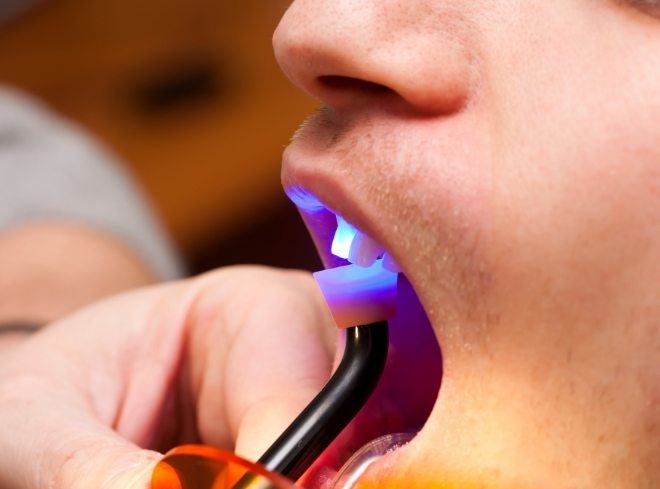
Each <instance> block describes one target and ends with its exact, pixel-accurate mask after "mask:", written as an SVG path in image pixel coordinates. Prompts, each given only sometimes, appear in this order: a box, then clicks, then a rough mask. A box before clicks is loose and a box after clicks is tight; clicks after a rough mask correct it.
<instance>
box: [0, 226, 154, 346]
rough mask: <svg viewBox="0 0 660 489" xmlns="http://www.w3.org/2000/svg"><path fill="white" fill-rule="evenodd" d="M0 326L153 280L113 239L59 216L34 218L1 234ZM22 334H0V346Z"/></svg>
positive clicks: (53, 314)
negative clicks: (48, 218) (61, 218)
mask: <svg viewBox="0 0 660 489" xmlns="http://www.w3.org/2000/svg"><path fill="white" fill-rule="evenodd" d="M0 270H2V274H1V275H0V297H2V302H1V303H0V324H7V323H28V324H33V325H35V326H39V325H44V324H48V323H50V322H52V321H54V320H56V319H59V318H61V317H63V316H65V315H67V314H70V313H71V312H73V311H75V310H76V309H78V308H80V307H82V306H84V305H86V304H89V303H91V302H94V301H95V300H98V299H100V298H103V297H107V296H109V295H113V294H116V293H118V292H121V291H124V290H127V289H131V288H135V287H140V286H145V285H148V284H151V283H153V282H154V280H155V277H154V274H153V273H152V271H151V270H149V268H148V267H147V266H146V265H145V264H144V263H143V261H142V260H141V259H140V258H138V257H137V256H136V255H135V253H134V252H133V251H132V250H130V249H129V248H128V247H126V246H125V245H124V244H123V243H121V242H120V241H119V240H118V239H116V238H114V237H113V236H110V235H109V234H107V233H104V232H102V231H99V230H94V229H90V228H89V227H87V226H84V225H81V224H76V223H72V222H68V221H61V220H43V221H40V220H35V221H30V222H27V223H25V224H22V225H20V226H16V227H12V228H9V229H6V230H3V231H2V232H1V233H0ZM22 336H23V334H20V333H16V334H2V335H0V350H1V349H2V348H4V347H8V346H10V345H12V344H13V343H14V342H16V341H19V340H20V339H21V337H22Z"/></svg>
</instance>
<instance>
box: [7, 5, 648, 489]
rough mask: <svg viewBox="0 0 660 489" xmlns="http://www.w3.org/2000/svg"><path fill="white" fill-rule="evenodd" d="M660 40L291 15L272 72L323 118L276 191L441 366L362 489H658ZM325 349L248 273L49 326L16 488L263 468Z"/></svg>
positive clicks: (505, 11) (24, 353)
mask: <svg viewBox="0 0 660 489" xmlns="http://www.w3.org/2000/svg"><path fill="white" fill-rule="evenodd" d="M642 9H643V10H642ZM659 22H660V21H659V20H658V17H657V9H656V8H654V7H653V5H652V4H651V3H650V2H646V3H642V2H639V1H637V2H635V3H634V5H633V4H632V3H623V2H614V1H608V0H556V1H552V2H542V1H533V2H532V1H523V0H506V1H497V2H496V1H486V0H474V1H471V2H440V1H428V0H405V1H404V0H359V1H356V0H336V1H333V2H328V1H322V0H298V1H296V2H294V3H293V4H292V5H291V6H290V8H289V10H288V12H287V14H286V15H285V17H284V19H283V21H282V23H281V25H280V26H279V28H278V30H277V32H276V34H275V38H274V45H275V53H276V56H277V58H278V61H279V62H280V64H281V65H282V68H283V69H284V71H285V73H286V74H287V75H288V76H289V77H290V78H291V79H292V81H293V82H294V83H296V84H297V85H299V86H300V87H301V88H302V89H304V90H306V91H308V92H309V93H311V94H312V95H313V96H315V97H317V98H318V99H319V100H321V102H322V103H323V104H325V105H326V106H327V107H328V108H327V109H325V110H322V111H321V112H319V113H318V114H317V115H315V116H314V117H313V118H312V119H310V121H308V123H307V124H306V125H305V126H304V127H303V128H302V129H301V131H300V132H299V133H298V135H297V137H296V138H295V141H294V142H293V144H292V145H291V146H290V148H289V149H288V150H287V152H286V154H285V158H284V170H283V182H284V185H285V188H287V189H288V190H289V191H292V189H300V188H304V189H307V190H308V191H310V192H312V193H314V194H315V195H317V196H318V197H319V198H320V199H321V200H322V201H323V202H324V203H325V205H326V206H327V207H328V208H331V209H333V210H335V211H337V212H339V213H340V214H341V215H343V216H344V217H345V218H346V219H348V220H349V221H350V222H352V223H353V224H355V225H356V226H357V227H358V228H359V229H361V230H362V231H364V232H366V233H367V234H369V235H370V236H372V237H373V238H375V239H377V240H378V241H379V242H381V243H382V244H383V245H384V246H385V247H386V248H387V250H388V251H389V252H390V253H392V254H393V255H394V257H395V258H396V259H397V261H398V262H399V263H400V265H401V266H402V268H403V270H404V272H405V274H406V276H407V277H408V279H409V280H410V282H411V284H412V286H413V287H414V288H415V291H416V292H417V296H418V297H419V299H420V300H421V303H422V305H423V306H424V309H425V311H426V313H427V314H428V315H429V317H430V320H431V323H432V326H433V331H434V333H435V337H436V338H435V339H436V340H437V341H438V342H439V344H440V345H441V347H442V350H443V361H444V365H443V370H444V373H443V380H442V387H441V390H440V394H439V396H438V397H437V400H436V401H435V405H434V407H433V410H432V412H431V415H430V417H429V419H428V420H427V421H426V424H425V426H424V428H423V429H422V431H421V432H420V433H419V434H418V436H417V437H416V438H415V440H414V441H413V442H411V443H410V444H409V445H407V446H406V447H404V448H402V449H400V450H398V451H396V452H394V453H391V454H390V455H388V456H386V457H384V458H382V459H380V460H379V461H378V462H377V463H376V464H374V465H372V466H371V467H370V469H369V471H368V472H367V474H366V475H365V477H364V478H363V480H362V481H361V483H360V487H365V488H371V487H392V488H402V487H406V488H429V487H431V488H454V487H460V488H477V487H478V488H488V489H496V488H507V489H511V488H522V489H528V488H529V489H531V488H534V489H538V488H545V487H548V488H575V487H580V488H582V487H587V488H591V487H593V488H596V487H607V488H626V489H633V488H635V489H638V488H652V487H657V485H658V481H659V480H660V467H659V466H658V463H657V461H658V460H660V446H659V442H658V440H660V436H658V422H659V421H660V413H659V406H660V402H659V401H660V387H659V385H660V380H659V379H658V368H657V362H658V354H659V353H660V351H659V350H660V347H659V343H660V325H659V324H658V318H660V304H659V296H660V294H659V292H660V289H659V287H658V284H659V283H660V280H659V279H660V268H659V267H660V212H658V211H659V210H660V145H658V141H660V82H659V79H660V57H658V56H657V53H658V52H660V23H659ZM304 217H305V218H306V220H307V223H308V225H309V227H310V230H311V232H312V233H313V234H314V236H315V239H316V241H317V243H318V244H319V247H320V251H321V252H322V253H324V251H327V250H325V244H324V243H325V241H324V240H325V237H324V236H325V235H324V234H323V232H324V228H325V226H326V224H324V222H323V219H320V218H318V215H317V214H315V213H313V212H305V213H304ZM278 324H285V325H286V327H281V328H276V329H274V327H273V325H278ZM90 325H94V328H93V329H92V328H91V327H90ZM332 329H333V328H332V325H331V324H330V323H329V322H328V318H327V311H325V309H324V306H323V304H322V303H321V301H320V298H319V297H318V293H317V292H315V289H314V287H313V284H312V282H311V279H310V278H309V276H307V275H304V274H299V273H293V272H278V271H273V270H267V269H254V268H234V269H227V270H222V271H219V272H215V273H213V274H210V275H207V276H204V277H201V278H198V279H194V280H189V281H184V282H179V283H175V284H170V285H164V286H160V287H155V288H150V289H146V290H141V291H137V292H133V293H130V294H127V295H122V296H119V297H117V298H114V299H110V300H109V301H106V302H103V303H100V304H97V305H95V306H92V307H91V308H88V309H85V310H83V311H81V312H79V313H76V314H74V315H72V316H69V317H67V318H65V319H62V320H60V321H57V322H55V323H54V324H52V325H50V326H49V327H48V328H47V329H46V330H45V331H43V332H42V333H39V334H37V335H35V336H33V337H31V338H29V339H27V340H25V341H24V342H21V343H20V344H19V345H16V347H15V348H13V349H12V350H11V352H9V353H7V354H6V355H4V356H3V357H1V358H0V414H1V417H2V419H3V423H2V424H0V486H2V487H9V488H13V487H21V488H23V487H27V488H38V487H54V488H59V487H63V488H64V487H66V488H77V487H80V488H87V487H103V488H117V489H119V488H122V489H123V488H126V487H130V488H146V487H148V478H149V474H150V472H151V470H152V469H153V466H154V463H155V460H157V459H158V457H159V456H160V455H159V453H158V452H154V451H148V450H146V448H152V449H162V447H166V446H171V445H172V444H173V443H176V442H182V441H187V440H198V439H201V440H202V441H205V442H207V443H212V444H215V445H220V446H225V447H229V448H232V447H235V448H236V450H237V451H238V452H239V453H242V454H244V455H246V456H248V457H250V458H254V457H256V456H258V454H259V453H261V451H262V450H263V448H264V447H265V446H267V444H268V442H269V441H270V440H272V438H273V437H274V436H276V434H277V433H278V432H279V430H280V429H281V428H282V427H283V426H285V425H286V423H287V422H288V421H289V420H290V419H291V418H292V417H293V416H294V415H295V413H296V412H297V411H298V410H299V409H300V408H301V407H302V406H303V405H305V403H306V402H307V401H308V400H309V399H310V398H311V397H312V396H313V394H314V393H315V392H316V391H317V390H318V388H319V387H320V386H321V384H322V383H323V381H324V379H326V378H327V376H328V374H329V372H330V369H331V363H332V357H333V355H334V353H333V347H332V343H333V341H332V338H333V336H334V335H333V334H332ZM255 351H258V352H260V357H259V362H246V358H250V357H251V355H252V354H253V352H255ZM232 352H236V353H232ZM436 368H437V369H439V367H436ZM437 373H438V372H435V374H437ZM428 376H429V377H433V372H429V373H428ZM415 378H417V377H415ZM420 378H426V377H420ZM417 384H418V385H419V384H420V382H418V383H417ZM35 393H38V395H36V394H35ZM225 393H226V395H225ZM171 399H176V400H177V402H176V403H174V406H175V407H174V408H172V407H171V402H168V401H169V400H171ZM168 406H170V407H169V410H168ZM5 420H7V421H5ZM16 426H21V427H25V428H22V429H20V430H17V429H16V428H15V427H16Z"/></svg>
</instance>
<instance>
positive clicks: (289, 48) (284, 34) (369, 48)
mask: <svg viewBox="0 0 660 489" xmlns="http://www.w3.org/2000/svg"><path fill="white" fill-rule="evenodd" d="M452 3H455V2H427V1H423V0H332V1H328V0H297V1H295V2H294V3H293V4H292V5H291V6H290V7H289V9H288V11H287V13H286V14H285V16H284V18H283V19H282V21H281V22H280V25H279V26H278V28H277V30H276V32H275V35H274V37H273V45H274V48H275V55H276V57H277V60H278V62H279V64H280V66H281V67H282V69H283V70H284V72H285V74H286V75H287V76H288V77H289V78H290V79H291V80H292V81H293V83H295V84H296V85H298V86H299V87H301V88H302V89H303V90H305V91H306V92H308V93H309V94H311V95H312V96H313V97H315V98H317V99H319V100H320V101H321V102H323V103H324V104H326V105H329V106H331V107H333V108H334V109H336V110H339V111H341V110H351V109H355V108H356V107H359V106H361V105H364V104H374V103H380V104H398V105H402V104H403V105H404V106H405V107H406V108H407V109H409V110H413V111H415V112H421V113H450V112H453V111H456V110H458V109H460V108H461V107H462V106H464V105H465V103H466V102H467V100H468V98H469V95H470V87H471V85H473V83H472V80H471V78H472V77H473V73H474V71H475V70H474V69H473V68H474V64H475V63H474V62H473V60H474V56H471V53H470V51H471V50H470V48H469V44H470V43H469V36H468V32H469V29H468V28H466V23H465V22H464V20H463V19H462V18H461V16H460V15H459V12H457V11H455V10H452V9H451V7H450V6H447V5H446V4H452ZM438 4H445V5H438Z"/></svg>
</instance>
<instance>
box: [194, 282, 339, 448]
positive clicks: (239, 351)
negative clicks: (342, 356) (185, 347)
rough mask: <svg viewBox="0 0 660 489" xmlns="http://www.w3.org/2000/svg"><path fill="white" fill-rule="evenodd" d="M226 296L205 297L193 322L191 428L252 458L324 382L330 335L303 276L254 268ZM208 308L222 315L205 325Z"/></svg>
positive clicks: (332, 341)
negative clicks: (221, 299) (194, 414)
mask: <svg viewBox="0 0 660 489" xmlns="http://www.w3.org/2000/svg"><path fill="white" fill-rule="evenodd" d="M243 272H244V270H243ZM226 283H227V282H226V281H225V284H226ZM255 284H260V286H259V287H255ZM216 292H217V289H216ZM231 297H232V299H231V302H232V303H231V305H229V304H227V303H226V302H224V303H223V307H222V308H221V309H218V308H217V305H218V297H217V296H216V297H212V296H210V295H208V296H206V298H205V301H206V305H205V304H203V303H200V304H199V310H200V311H202V312H200V313H199V314H198V315H196V318H197V320H196V321H194V322H193V326H192V328H193V333H192V334H193V349H192V350H191V353H192V355H193V359H194V363H195V365H196V366H197V367H196V368H195V369H194V370H195V372H196V374H197V381H196V385H197V386H198V390H197V396H196V399H197V402H198V409H197V411H198V426H199V429H200V434H201V436H202V439H204V441H206V442H208V443H211V444H214V445H220V446H223V444H224V446H227V445H229V446H231V445H232V444H234V443H235V445H234V447H235V450H236V452H237V453H238V454H240V455H242V456H244V457H246V458H248V459H251V460H256V459H257V458H259V456H260V455H261V454H262V453H263V452H264V451H265V449H266V448H267V447H268V446H269V445H270V444H271V443H272V442H273V441H274V440H275V439H276V438H277V436H278V435H279V434H280V433H281V432H282V431H283V430H284V428H286V426H288V424H289V423H290V422H291V421H292V420H293V419H294V418H295V417H296V416H297V415H298V413H299V412H300V411H301V410H302V409H303V408H304V407H305V405H306V404H307V403H308V402H309V401H310V400H311V399H312V398H313V397H314V396H315V395H316V394H317V393H318V392H319V390H320V389H321V388H322V386H323V385H324V384H325V382H326V381H327V379H328V378H329V376H330V373H331V370H332V363H333V358H334V350H335V345H336V336H337V333H336V328H335V327H334V323H333V322H332V320H331V318H330V315H329V312H328V310H327V307H326V306H325V304H324V302H323V299H322V297H321V295H320V292H319V291H318V289H317V287H316V285H315V283H314V281H313V279H312V278H311V275H309V274H306V273H305V274H303V273H301V272H296V273H282V272H275V271H272V270H268V269H254V270H253V271H252V274H246V273H242V274H241V275H240V277H238V280H237V281H236V282H234V283H232V295H231ZM256 304H258V307H257V306H256ZM208 306H210V307H215V308H216V310H221V311H224V312H223V313H221V314H216V315H215V316H213V319H212V320H211V321H210V323H209V321H208V318H209V314H205V313H204V312H203V311H204V310H207V311H208ZM232 312H233V313H232ZM204 319H207V321H204ZM195 331H196V332H195ZM222 419H225V420H226V422H225V423H222V422H221V421H220V420H222Z"/></svg>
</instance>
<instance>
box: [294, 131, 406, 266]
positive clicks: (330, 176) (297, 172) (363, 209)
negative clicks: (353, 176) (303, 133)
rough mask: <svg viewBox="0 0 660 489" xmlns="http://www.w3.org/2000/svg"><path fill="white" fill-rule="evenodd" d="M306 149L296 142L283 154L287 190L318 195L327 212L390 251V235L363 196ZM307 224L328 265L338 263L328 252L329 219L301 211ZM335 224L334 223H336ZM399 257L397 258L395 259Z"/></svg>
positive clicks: (333, 168)
mask: <svg viewBox="0 0 660 489" xmlns="http://www.w3.org/2000/svg"><path fill="white" fill-rule="evenodd" d="M304 153H305V151H304V149H302V148H300V146H299V145H298V144H297V143H296V142H294V143H292V144H291V145H290V146H289V147H288V148H287V149H286V150H285V152H284V156H283V161H282V183H283V185H284V187H285V189H292V188H296V189H303V190H304V191H306V192H310V193H312V194H313V195H314V196H316V197H317V198H318V199H319V200H320V201H321V202H322V203H323V205H324V206H325V207H326V209H327V210H328V211H331V212H332V213H334V214H338V215H341V216H342V217H343V218H344V219H346V220H347V221H348V222H350V223H351V224H352V225H354V226H355V227H356V228H357V229H359V230H360V231H362V232H363V233H365V234H366V235H368V236H370V237H371V238H373V239H375V240H376V241H378V242H379V243H381V244H382V245H383V246H384V247H385V248H386V249H387V251H388V252H389V251H390V249H389V246H388V244H389V243H388V236H385V235H384V233H383V232H382V228H381V227H380V226H378V220H377V219H376V217H377V216H374V213H373V210H372V209H370V208H369V207H368V206H367V205H365V204H366V203H365V199H364V198H363V196H362V195H360V194H359V193H356V192H355V189H354V188H352V183H354V182H350V181H349V180H347V179H346V178H342V175H338V174H337V173H338V172H337V170H336V167H335V166H333V165H328V164H325V161H327V160H325V161H324V158H322V157H321V158H319V156H318V155H314V156H313V157H309V156H307V155H305V154H304ZM301 214H302V217H303V219H304V220H305V223H306V225H307V227H308V229H309V230H310V233H311V234H312V237H313V238H314V240H315V242H316V245H317V247H318V248H319V253H320V255H321V258H322V259H323V261H324V263H325V265H326V266H333V265H336V264H337V259H336V258H334V257H332V256H331V255H330V253H329V249H330V240H331V236H332V234H331V233H330V234H329V233H328V231H329V230H328V225H329V219H328V218H327V216H326V218H319V216H317V215H316V214H318V212H308V211H305V210H304V209H301ZM333 224H334V223H333ZM395 258H396V256H395Z"/></svg>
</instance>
